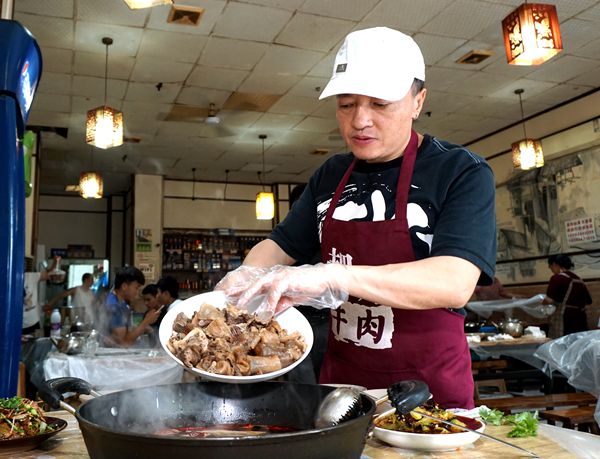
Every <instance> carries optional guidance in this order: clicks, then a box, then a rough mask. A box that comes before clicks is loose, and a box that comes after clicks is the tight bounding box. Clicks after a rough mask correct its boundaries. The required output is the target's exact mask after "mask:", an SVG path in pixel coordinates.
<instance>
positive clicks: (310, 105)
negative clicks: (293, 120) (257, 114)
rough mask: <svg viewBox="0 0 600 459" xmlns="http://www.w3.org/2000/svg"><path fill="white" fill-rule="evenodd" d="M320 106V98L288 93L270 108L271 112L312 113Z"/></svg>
mask: <svg viewBox="0 0 600 459" xmlns="http://www.w3.org/2000/svg"><path fill="white" fill-rule="evenodd" d="M318 106H319V101H318V99H317V98H316V97H315V98H309V97H301V96H295V95H292V94H286V95H285V96H283V97H282V98H281V99H279V100H278V101H277V102H275V103H274V104H273V106H272V107H271V108H269V113H281V114H286V113H289V114H291V115H310V114H311V113H312V112H313V111H314V110H315V109H317V108H318Z"/></svg>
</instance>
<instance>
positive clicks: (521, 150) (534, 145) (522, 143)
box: [511, 89, 544, 171]
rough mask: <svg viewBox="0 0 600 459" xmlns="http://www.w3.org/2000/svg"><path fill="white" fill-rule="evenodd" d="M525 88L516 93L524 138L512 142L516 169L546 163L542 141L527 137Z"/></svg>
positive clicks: (526, 168)
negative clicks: (524, 112)
mask: <svg viewBox="0 0 600 459" xmlns="http://www.w3.org/2000/svg"><path fill="white" fill-rule="evenodd" d="M523 92H524V90H523V89H516V90H515V94H517V95H518V96H519V104H520V106H521V121H522V123H523V137H524V138H523V139H522V140H519V141H517V142H513V143H512V144H511V148H512V160H513V167H514V168H515V169H521V170H524V171H526V170H529V169H534V168H536V167H542V166H543V165H544V151H543V150H542V143H541V142H540V141H539V140H537V139H531V138H529V137H527V131H526V130H525V119H524V118H525V117H524V115H523V101H522V100H521V94H523Z"/></svg>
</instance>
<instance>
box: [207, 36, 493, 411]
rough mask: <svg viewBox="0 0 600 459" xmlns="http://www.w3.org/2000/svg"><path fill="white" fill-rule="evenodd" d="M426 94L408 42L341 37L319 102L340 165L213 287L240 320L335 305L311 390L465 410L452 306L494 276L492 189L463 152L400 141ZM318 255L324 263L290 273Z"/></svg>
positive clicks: (433, 141)
mask: <svg viewBox="0 0 600 459" xmlns="http://www.w3.org/2000/svg"><path fill="white" fill-rule="evenodd" d="M424 81H425V64H424V60H423V56H422V54H421V51H420V49H419V47H418V45H417V44H416V43H415V42H414V41H413V39H412V38H410V37H409V36H407V35H404V34H402V33H401V32H398V31H396V30H392V29H388V28H384V27H376V28H371V29H367V30H360V31H356V32H353V33H351V34H349V35H348V36H347V37H346V39H345V41H344V43H343V45H342V47H341V48H340V49H339V51H338V53H337V56H336V59H335V63H334V67H333V76H332V77H331V79H330V81H329V83H328V84H327V86H326V88H325V90H324V91H323V93H322V94H321V97H320V98H321V99H323V98H325V97H330V96H335V97H336V99H337V109H336V117H337V121H338V125H339V129H340V133H341V134H342V136H343V137H344V140H345V141H346V144H347V145H348V147H349V148H350V150H351V153H346V154H339V155H335V156H333V157H332V158H330V159H329V160H328V161H326V162H325V164H323V165H322V166H321V167H320V168H319V169H318V170H317V171H316V172H315V173H314V175H313V176H312V177H311V178H310V180H309V183H308V186H307V188H306V190H305V191H304V193H303V194H302V196H301V197H300V199H299V200H298V201H297V202H296V204H295V205H294V207H292V209H291V210H290V212H289V213H288V215H287V216H286V218H285V220H284V221H283V222H282V223H281V224H279V225H277V227H276V228H275V229H274V230H273V232H272V233H271V235H270V236H269V238H268V239H266V240H264V241H262V242H260V243H259V244H257V245H256V246H255V247H254V248H253V249H252V250H251V251H250V253H249V254H248V256H247V257H246V259H245V260H244V266H242V267H241V268H238V269H237V270H235V271H233V272H231V273H229V274H228V275H227V276H226V277H225V278H224V279H223V281H222V282H221V283H220V284H219V285H218V286H217V288H219V289H223V290H225V291H226V293H227V294H228V295H229V296H230V297H232V298H236V297H237V300H238V303H237V304H238V307H242V308H243V307H247V306H248V303H249V301H250V300H254V301H251V304H255V303H256V300H257V298H258V296H259V295H264V299H263V300H262V302H261V304H260V306H259V308H258V311H259V312H260V313H261V314H263V315H264V314H265V313H266V314H267V315H272V314H273V313H275V312H278V311H280V310H283V309H285V308H287V307H289V306H291V305H292V304H312V305H313V306H316V307H330V308H335V307H336V306H337V308H336V309H334V310H333V311H332V314H331V321H330V332H329V344H328V349H327V353H326V355H325V359H324V362H323V366H322V368H321V376H320V382H321V383H346V384H356V385H360V386H365V387H368V388H384V387H388V386H389V385H390V384H391V383H393V382H397V381H400V380H404V379H419V380H423V381H425V382H426V383H427V384H428V385H429V388H430V390H431V392H432V394H433V397H434V399H435V401H437V402H438V403H440V404H441V405H442V406H444V407H462V408H471V407H473V379H472V375H471V360H470V354H469V348H468V345H467V341H466V339H465V336H464V331H463V326H464V313H463V309H462V307H463V306H464V305H465V304H466V302H467V301H468V300H469V298H470V297H471V295H472V293H473V290H474V288H475V286H476V285H477V284H478V283H480V284H489V283H491V280H492V278H493V274H494V263H495V258H496V227H495V185H494V177H493V173H492V171H491V169H490V167H489V165H488V164H487V163H486V162H485V161H484V160H483V159H482V158H480V157H479V156H477V155H475V154H473V153H472V152H470V151H469V150H467V149H466V148H464V147H461V146H458V145H454V144H451V143H449V142H445V141H442V140H440V139H437V138H435V137H432V136H430V135H427V134H419V133H417V132H415V131H414V130H413V129H412V125H413V122H414V121H415V120H416V119H417V118H418V116H419V114H420V112H421V110H422V108H423V103H424V101H425V96H426V94H427V91H426V89H425V88H424ZM319 247H320V250H321V253H322V259H323V261H324V262H325V263H321V264H318V265H315V266H302V267H291V266H289V265H291V264H293V263H294V262H295V261H296V260H301V259H303V258H304V254H308V253H314V251H315V249H318V248H319ZM264 268H269V269H264Z"/></svg>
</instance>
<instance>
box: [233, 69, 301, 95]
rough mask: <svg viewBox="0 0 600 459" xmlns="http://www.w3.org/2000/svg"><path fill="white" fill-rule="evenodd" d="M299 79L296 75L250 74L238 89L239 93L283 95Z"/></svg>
mask: <svg viewBox="0 0 600 459" xmlns="http://www.w3.org/2000/svg"><path fill="white" fill-rule="evenodd" d="M298 80H300V77H299V76H297V75H272V74H257V73H252V74H251V75H250V76H249V77H248V78H246V80H245V81H244V82H243V83H242V84H241V85H240V87H239V88H238V90H239V91H241V92H254V93H258V94H285V93H286V92H287V91H288V90H289V89H290V88H291V87H292V86H294V85H295V84H296V83H297V82H298Z"/></svg>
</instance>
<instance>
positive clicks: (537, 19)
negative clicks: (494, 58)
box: [502, 2, 562, 65]
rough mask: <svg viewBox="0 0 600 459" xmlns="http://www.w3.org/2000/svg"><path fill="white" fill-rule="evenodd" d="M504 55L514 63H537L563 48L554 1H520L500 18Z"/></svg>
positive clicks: (542, 61) (509, 61)
mask: <svg viewBox="0 0 600 459" xmlns="http://www.w3.org/2000/svg"><path fill="white" fill-rule="evenodd" d="M502 31H503V33H504V48H505V50H506V59H507V61H508V63H509V64H513V65H540V64H543V63H544V62H546V61H547V60H548V59H550V58H551V57H553V56H555V55H556V54H558V53H559V52H561V51H562V37H561V35H560V26H559V23H558V15H557V14H556V7H555V6H554V5H547V4H544V3H527V2H525V3H523V4H522V5H521V6H519V7H518V8H517V9H516V10H514V11H513V12H512V13H510V14H509V15H508V16H506V17H505V18H504V19H503V20H502Z"/></svg>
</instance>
